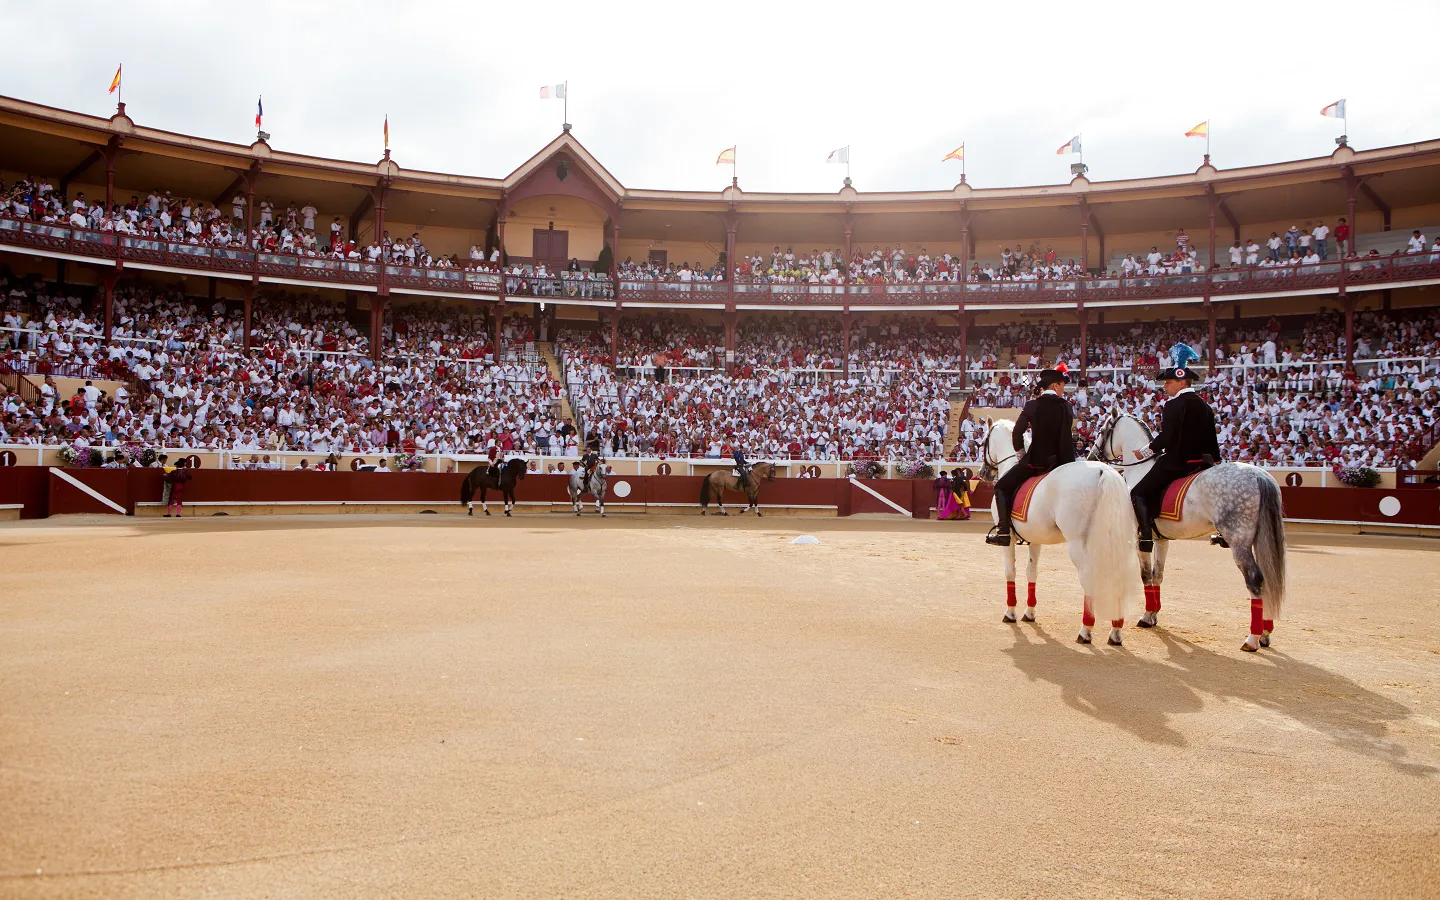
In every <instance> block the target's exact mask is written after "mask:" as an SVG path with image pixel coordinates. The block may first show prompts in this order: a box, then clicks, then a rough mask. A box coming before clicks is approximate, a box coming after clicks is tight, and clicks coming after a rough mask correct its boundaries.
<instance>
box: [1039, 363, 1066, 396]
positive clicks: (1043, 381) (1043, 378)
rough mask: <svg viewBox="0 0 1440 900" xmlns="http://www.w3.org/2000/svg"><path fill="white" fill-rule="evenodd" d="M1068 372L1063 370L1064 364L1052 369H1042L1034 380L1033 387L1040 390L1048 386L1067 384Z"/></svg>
mask: <svg viewBox="0 0 1440 900" xmlns="http://www.w3.org/2000/svg"><path fill="white" fill-rule="evenodd" d="M1069 383H1070V370H1069V369H1067V368H1065V365H1064V363H1061V364H1060V365H1058V366H1056V367H1055V368H1053V369H1042V370H1041V371H1040V374H1039V376H1037V377H1036V379H1035V386H1036V387H1039V388H1041V389H1042V390H1043V389H1044V388H1045V386H1046V385H1049V384H1069Z"/></svg>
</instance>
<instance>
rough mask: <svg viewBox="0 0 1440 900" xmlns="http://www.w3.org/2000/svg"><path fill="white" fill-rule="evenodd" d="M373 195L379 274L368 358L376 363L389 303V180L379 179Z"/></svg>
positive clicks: (376, 279) (376, 280)
mask: <svg viewBox="0 0 1440 900" xmlns="http://www.w3.org/2000/svg"><path fill="white" fill-rule="evenodd" d="M373 193H374V196H375V242H376V243H378V244H379V245H380V272H379V274H378V275H377V276H376V278H375V300H374V301H373V303H372V304H371V306H370V358H371V359H374V360H376V361H377V362H378V361H379V359H380V352H381V350H382V349H383V344H384V341H385V307H386V306H387V305H389V303H390V287H389V285H388V284H387V283H386V278H385V268H386V258H387V256H388V254H389V250H390V248H389V247H386V246H385V244H386V243H387V241H386V240H385V208H386V206H387V205H388V204H389V201H390V179H389V178H381V179H380V181H379V182H378V183H377V184H376V185H375V188H374V191H373Z"/></svg>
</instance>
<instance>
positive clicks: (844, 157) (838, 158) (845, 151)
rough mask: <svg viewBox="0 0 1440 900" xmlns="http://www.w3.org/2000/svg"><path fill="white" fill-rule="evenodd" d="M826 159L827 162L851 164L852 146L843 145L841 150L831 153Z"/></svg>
mask: <svg viewBox="0 0 1440 900" xmlns="http://www.w3.org/2000/svg"><path fill="white" fill-rule="evenodd" d="M825 161H826V162H827V163H841V164H843V165H849V164H850V148H849V147H841V148H840V149H839V150H836V151H835V152H834V153H831V154H830V155H829V156H828V157H826V158H825Z"/></svg>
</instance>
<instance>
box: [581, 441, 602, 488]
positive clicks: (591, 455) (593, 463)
mask: <svg viewBox="0 0 1440 900" xmlns="http://www.w3.org/2000/svg"><path fill="white" fill-rule="evenodd" d="M600 462H601V456H600V436H599V435H591V436H590V438H589V439H588V440H586V441H585V455H584V456H582V457H580V465H581V467H582V468H583V469H584V472H585V475H584V483H585V484H589V483H590V477H591V476H592V475H594V474H595V470H596V469H597V468H599V466H600Z"/></svg>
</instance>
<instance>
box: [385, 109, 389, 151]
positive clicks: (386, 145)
mask: <svg viewBox="0 0 1440 900" xmlns="http://www.w3.org/2000/svg"><path fill="white" fill-rule="evenodd" d="M385 149H386V150H389V149H390V114H389V113H386V114H385Z"/></svg>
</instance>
